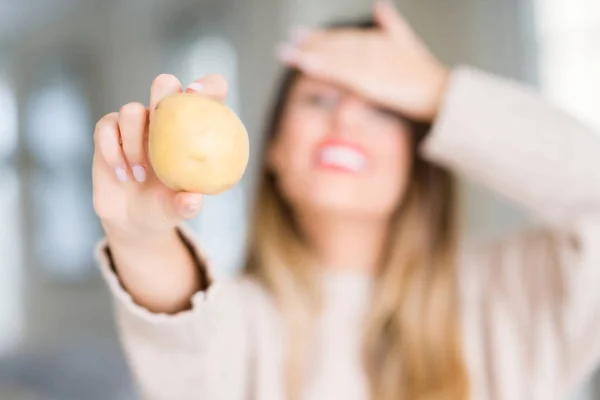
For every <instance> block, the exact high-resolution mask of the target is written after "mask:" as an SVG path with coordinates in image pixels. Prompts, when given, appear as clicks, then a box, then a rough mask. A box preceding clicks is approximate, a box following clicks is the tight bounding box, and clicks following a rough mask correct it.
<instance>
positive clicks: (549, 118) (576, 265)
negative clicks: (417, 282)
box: [422, 67, 600, 385]
mask: <svg viewBox="0 0 600 400" xmlns="http://www.w3.org/2000/svg"><path fill="white" fill-rule="evenodd" d="M422 151H423V154H424V155H425V157H427V158H428V159H430V160H431V161H432V162H436V163H438V164H441V165H443V166H445V167H447V168H448V169H450V170H452V171H454V172H456V173H459V174H462V175H463V176H465V177H467V178H469V179H471V180H472V181H475V182H477V183H480V184H482V185H483V186H486V187H488V188H490V189H492V190H493V191H495V192H497V193H499V194H500V195H502V196H504V197H505V198H507V199H509V200H511V201H513V202H514V203H516V204H518V205H520V206H522V207H524V208H525V209H526V210H528V211H529V212H530V213H532V214H533V215H535V216H536V217H538V218H539V219H540V220H541V221H544V227H543V228H542V229H540V230H537V229H536V232H538V234H535V235H533V236H535V237H537V238H532V235H531V234H530V233H529V232H519V233H517V234H515V235H514V236H512V237H508V238H504V239H503V240H501V241H500V242H499V243H498V244H499V245H498V246H496V245H494V246H489V245H488V244H485V245H482V246H481V248H480V249H483V248H486V249H487V248H489V249H490V250H491V252H492V253H493V254H492V253H490V254H489V255H493V260H491V259H490V258H489V257H488V258H487V260H488V261H489V262H488V264H489V265H488V266H490V268H488V270H487V271H486V272H484V271H483V270H484V269H485V268H482V266H481V264H480V265H479V266H477V265H475V266H473V268H471V269H470V270H469V271H467V274H472V275H480V276H484V275H487V277H488V279H487V281H486V282H484V283H485V285H487V286H486V287H483V288H481V287H480V288H478V289H477V290H478V291H479V292H480V293H482V299H480V300H481V301H482V302H486V303H487V304H495V302H496V301H497V302H498V304H505V305H509V306H507V307H503V309H504V310H506V309H512V310H515V311H514V313H513V314H514V315H521V316H522V317H523V318H522V319H521V322H522V324H521V326H522V327H524V330H531V332H541V331H544V332H547V333H548V335H549V336H553V337H554V339H553V340H551V341H542V340H537V341H536V343H531V345H532V346H538V347H539V346H542V343H554V344H555V347H556V348H554V349H548V348H545V349H541V350H540V352H539V354H538V355H537V358H536V357H533V358H534V359H537V360H538V361H537V362H538V364H537V365H538V367H539V371H545V370H547V369H546V367H545V365H548V364H547V363H546V361H547V358H546V357H548V356H549V355H552V354H556V355H557V357H559V355H560V358H561V359H560V364H561V368H563V367H564V368H565V370H564V371H562V372H561V373H560V374H557V378H558V379H563V380H564V379H567V380H568V382H569V384H570V385H574V384H576V383H579V382H580V381H581V380H582V379H584V377H585V376H587V374H589V373H590V372H591V371H592V369H593V368H594V367H595V366H596V365H597V364H598V362H599V361H600V134H598V133H597V132H594V131H593V130H592V129H590V128H589V127H586V126H585V125H584V124H582V123H581V122H580V121H578V120H577V119H575V118H573V117H572V116H570V115H568V114H567V113H565V112H563V111H561V110H559V109H557V108H555V107H553V106H552V105H551V104H549V103H547V102H545V101H543V100H542V99H541V98H540V97H539V96H538V95H537V94H536V93H534V91H532V90H531V89H529V88H526V87H523V86H521V85H518V84H516V83H514V82H512V81H509V80H505V79H502V78H499V77H496V76H493V75H491V74H487V73H484V72H481V71H478V70H476V69H473V68H467V67H463V68H459V69H457V70H455V71H454V72H453V74H452V76H451V79H450V83H449V88H448V91H447V94H446V97H445V100H444V103H443V106H442V109H441V112H440V114H439V117H438V119H437V121H436V123H435V125H434V127H433V129H432V131H431V133H430V136H429V137H428V138H427V139H426V141H425V142H424V143H423V147H422ZM492 249H493V250H492ZM499 249H501V251H498V250H499ZM478 269H479V270H478ZM490 277H492V278H490ZM467 281H469V282H471V283H472V282H474V281H472V280H469V279H467ZM482 282H483V281H481V280H480V281H479V283H480V284H483V283H482ZM468 290H471V289H468ZM491 296H497V297H498V298H500V299H499V300H489V297H491ZM486 299H487V300H486ZM519 299H520V300H519ZM517 302H518V304H517ZM542 305H543V306H542ZM495 310H498V308H496V309H495ZM491 312H492V313H493V312H494V309H491ZM496 316H497V317H499V316H498V315H496ZM536 321H537V322H536ZM540 321H545V322H540ZM548 321H551V322H548ZM535 323H537V324H538V325H537V326H534V325H532V324H535ZM517 325H518V324H517ZM531 332H530V331H527V332H523V337H535V335H533V334H532V333H531ZM540 348H541V347H540ZM532 351H533V350H532ZM499 356H502V355H501V354H500V355H499Z"/></svg>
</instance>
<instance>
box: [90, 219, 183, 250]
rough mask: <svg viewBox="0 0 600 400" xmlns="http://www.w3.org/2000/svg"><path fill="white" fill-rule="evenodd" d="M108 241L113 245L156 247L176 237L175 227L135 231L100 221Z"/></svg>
mask: <svg viewBox="0 0 600 400" xmlns="http://www.w3.org/2000/svg"><path fill="white" fill-rule="evenodd" d="M102 227H103V230H104V233H105V235H106V238H107V240H108V243H109V245H110V246H112V247H114V246H117V247H128V248H158V247H160V246H161V245H164V243H170V242H172V241H173V239H177V238H178V235H177V230H176V228H175V227H173V228H171V229H166V230H164V231H163V230H161V231H143V232H141V231H136V230H130V229H123V228H121V227H117V226H111V225H109V224H105V223H102Z"/></svg>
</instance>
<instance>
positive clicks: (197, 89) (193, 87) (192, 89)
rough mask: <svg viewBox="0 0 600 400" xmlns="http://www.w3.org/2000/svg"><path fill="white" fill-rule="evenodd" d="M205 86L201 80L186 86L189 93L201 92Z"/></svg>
mask: <svg viewBox="0 0 600 400" xmlns="http://www.w3.org/2000/svg"><path fill="white" fill-rule="evenodd" d="M203 87H204V86H203V85H202V84H201V83H200V82H192V83H190V84H189V85H188V87H187V88H185V91H186V92H187V93H193V92H200V91H202V88H203Z"/></svg>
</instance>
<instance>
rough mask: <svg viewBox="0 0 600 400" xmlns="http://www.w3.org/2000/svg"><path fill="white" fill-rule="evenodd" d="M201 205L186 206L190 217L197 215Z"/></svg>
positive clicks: (191, 204) (189, 204) (190, 204)
mask: <svg viewBox="0 0 600 400" xmlns="http://www.w3.org/2000/svg"><path fill="white" fill-rule="evenodd" d="M200 206H201V203H200V202H198V203H188V204H186V205H185V212H186V213H187V214H188V215H191V214H194V213H196V211H198V210H199V209H200Z"/></svg>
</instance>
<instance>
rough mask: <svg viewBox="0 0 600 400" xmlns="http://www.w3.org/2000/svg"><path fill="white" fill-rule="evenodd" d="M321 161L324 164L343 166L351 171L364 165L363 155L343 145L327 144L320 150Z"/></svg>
mask: <svg viewBox="0 0 600 400" xmlns="http://www.w3.org/2000/svg"><path fill="white" fill-rule="evenodd" d="M320 156H321V162H322V163H323V164H326V165H330V166H335V167H340V168H344V169H347V170H350V171H353V172H358V171H360V170H362V169H363V168H364V166H365V163H366V160H365V156H364V155H362V154H361V153H359V152H358V151H356V150H354V149H351V148H349V147H344V146H329V147H325V148H324V149H323V150H321V154H320Z"/></svg>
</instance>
